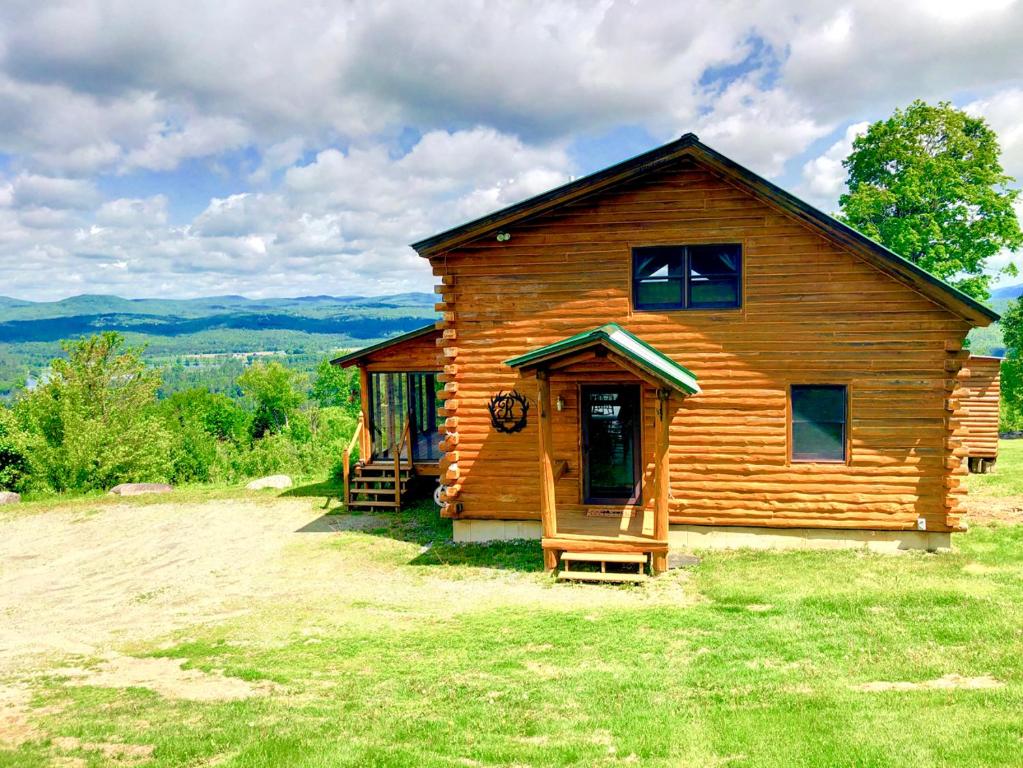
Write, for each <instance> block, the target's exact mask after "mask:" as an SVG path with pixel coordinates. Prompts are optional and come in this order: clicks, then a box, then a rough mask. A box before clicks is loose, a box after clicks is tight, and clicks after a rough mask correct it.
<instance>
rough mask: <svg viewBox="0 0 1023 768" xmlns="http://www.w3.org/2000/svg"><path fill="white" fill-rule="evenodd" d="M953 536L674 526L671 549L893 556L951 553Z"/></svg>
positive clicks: (890, 532) (903, 532)
mask: <svg viewBox="0 0 1023 768" xmlns="http://www.w3.org/2000/svg"><path fill="white" fill-rule="evenodd" d="M951 546H952V534H951V533H940V532H936V531H864V530H855V529H854V530H842V529H837V528H753V527H740V526H712V525H673V526H671V527H670V528H669V530H668V547H669V549H744V548H745V549H866V550H869V551H871V552H883V553H889V554H893V553H896V552H900V551H905V550H910V549H919V550H926V551H928V552H934V551H938V550H948V549H950V548H951Z"/></svg>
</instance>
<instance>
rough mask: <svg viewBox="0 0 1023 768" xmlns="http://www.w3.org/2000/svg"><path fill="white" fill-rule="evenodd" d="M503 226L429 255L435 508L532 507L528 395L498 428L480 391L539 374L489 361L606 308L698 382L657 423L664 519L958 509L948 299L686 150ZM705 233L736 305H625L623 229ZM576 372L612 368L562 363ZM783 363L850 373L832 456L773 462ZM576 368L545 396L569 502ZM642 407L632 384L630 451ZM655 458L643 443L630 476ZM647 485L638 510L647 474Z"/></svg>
mask: <svg viewBox="0 0 1023 768" xmlns="http://www.w3.org/2000/svg"><path fill="white" fill-rule="evenodd" d="M510 231H511V234H512V239H511V241H510V242H504V243H498V242H496V241H495V240H494V239H493V238H487V239H486V240H482V239H481V240H478V241H475V242H473V243H470V244H468V245H467V246H463V247H460V248H458V249H457V250H454V251H451V252H448V253H446V254H441V255H438V256H436V257H434V258H433V259H431V261H432V263H433V266H434V270H435V272H436V274H438V275H439V276H441V278H442V282H443V286H442V287H441V288H440V289H439V290H440V292H441V294H442V297H443V308H444V309H445V310H446V311H444V313H443V320H442V321H441V323H440V327H441V328H443V329H444V338H443V339H442V340H441V341H440V342H439V344H440V345H441V347H442V354H443V356H444V359H445V361H446V363H447V368H446V369H445V370H446V371H447V373H448V376H447V377H446V380H447V381H448V384H447V388H448V392H447V396H448V397H449V400H448V401H447V403H446V405H447V408H446V414H447V415H448V416H450V417H451V418H450V419H449V420H448V423H447V431H448V432H450V433H452V434H456V437H455V438H454V441H455V442H457V451H454V452H452V453H451V454H450V455H448V456H447V457H446V460H445V462H444V466H446V467H448V468H449V471H448V474H447V482H448V483H449V484H450V486H451V488H450V492H449V496H448V498H449V500H451V501H457V502H458V506H456V505H454V504H451V505H449V506H447V507H446V508H445V510H444V513H445V514H446V515H449V516H462V517H466V518H506V519H535V518H537V517H538V516H539V488H538V483H537V476H536V465H537V454H536V452H537V435H536V433H535V429H536V425H537V419H536V418H535V414H531V415H530V419H529V425H528V426H527V428H526V429H525V430H524V431H523V432H520V433H518V434H514V435H506V434H498V433H497V432H496V431H495V430H494V429H493V428H492V427H491V426H490V422H489V416H488V413H487V410H486V403H487V400H488V399H489V398H490V397H491V396H492V395H493V394H494V393H496V392H497V391H499V390H503V389H511V388H513V387H514V388H517V389H518V390H519V391H521V392H523V393H525V394H527V395H528V396H529V397H530V398H533V399H534V400H535V398H536V392H537V390H536V382H535V380H534V379H532V377H531V375H527V376H526V377H523V378H520V377H519V375H518V374H517V372H515V371H513V370H511V369H509V368H508V367H507V366H504V365H503V364H502V361H504V360H506V359H508V358H509V357H512V356H514V355H519V354H521V353H523V352H526V351H528V350H531V349H534V348H536V347H539V346H541V345H544V344H549V343H551V342H554V341H557V340H558V339H561V338H564V337H565V336H568V335H570V334H574V333H577V332H579V331H584V330H588V329H590V328H593V327H595V326H597V325H599V324H602V323H606V322H609V321H615V322H618V323H620V324H621V325H623V326H624V327H626V328H627V329H628V330H630V331H631V332H633V333H635V334H637V335H639V336H640V337H641V338H643V339H645V340H646V341H648V342H649V343H651V344H653V345H654V346H656V347H657V348H658V349H660V350H662V351H664V352H665V353H666V354H668V355H670V356H671V357H672V358H674V359H675V360H677V361H678V362H680V363H682V364H683V365H686V366H687V367H689V368H691V369H692V370H693V371H694V372H695V373H696V374H697V376H698V377H699V381H700V384H701V386H702V388H703V392H702V393H701V394H700V395H698V396H696V397H692V398H689V399H687V400H686V401H685V402H684V403H683V404H682V405H681V407H680V408H679V409H678V411H677V412H676V414H675V417H674V419H673V421H672V423H671V427H670V436H671V450H670V462H671V482H670V488H671V495H672V497H673V498H672V501H671V505H670V508H671V515H670V519H671V522H673V523H689V524H703V525H707V524H711V525H752V526H784V527H803V526H818V527H829V528H836V527H837V528H870V529H909V528H914V527H916V523H917V518H918V517H923V518H925V519H926V520H927V527H928V530H947V529H948V527H949V526H955V525H957V523H958V514H959V504H958V501H957V500H956V499H957V497H958V494H959V493H960V492H961V490H960V489H959V488H958V487H957V486H958V484H959V480H958V474H959V473H961V472H962V469H961V467H960V466H959V465H960V464H961V460H960V458H961V455H962V449H961V448H960V447H959V445H958V440H959V438H958V436H957V434H956V432H957V424H956V420H955V418H954V417H953V413H952V412H951V406H950V405H949V403H950V399H951V398H952V397H954V396H956V395H958V394H961V390H960V388H959V386H958V380H957V376H958V369H959V368H960V367H961V362H960V358H962V357H964V356H965V354H964V353H961V352H960V351H959V350H960V349H961V345H962V341H963V339H964V337H965V334H966V332H967V331H968V330H969V327H968V325H967V323H966V322H965V321H963V320H962V319H961V318H958V317H956V316H955V315H953V314H951V313H950V312H949V311H947V310H945V309H943V308H941V307H939V306H937V305H936V304H934V303H933V302H931V301H930V300H928V299H926V298H925V297H923V296H922V295H921V294H919V293H917V292H916V291H914V290H912V289H911V288H909V287H907V286H905V285H903V284H902V283H900V282H897V281H895V280H894V279H893V278H891V277H889V276H887V275H886V274H884V273H882V272H881V271H879V270H878V269H876V268H874V267H872V266H870V265H868V264H866V263H865V262H864V261H862V260H861V259H860V258H859V257H857V256H855V255H853V254H851V253H849V252H847V251H845V250H844V249H842V248H841V247H839V246H837V245H836V244H834V243H832V242H831V241H829V240H827V239H825V238H824V237H822V236H820V235H819V234H817V233H816V232H814V231H812V230H810V229H809V228H808V227H806V226H805V225H803V224H802V223H800V222H797V221H796V220H795V219H792V218H791V217H789V216H787V215H786V214H783V213H782V212H780V211H779V210H777V209H775V208H773V207H772V206H770V205H768V204H766V203H764V202H761V201H760V200H758V199H755V198H753V197H751V196H750V195H749V194H748V193H746V192H745V191H743V190H740V189H739V188H737V187H735V186H733V185H732V184H731V183H729V182H727V181H726V180H724V179H723V178H720V177H718V176H717V175H715V174H714V173H712V172H711V171H709V170H707V169H705V168H702V167H700V166H697V165H695V164H693V163H692V161H688V160H687V161H681V162H680V163H678V164H677V165H676V166H675V167H674V168H671V169H668V170H665V171H662V172H660V173H659V174H657V175H656V176H654V177H647V178H646V179H644V180H642V181H639V182H634V183H632V184H630V185H628V186H625V187H622V188H619V189H618V190H615V191H612V192H607V193H603V194H601V195H599V196H598V197H594V198H591V199H588V200H583V201H580V202H577V203H574V204H572V205H570V206H566V207H565V208H563V209H561V210H559V211H558V212H556V213H551V214H546V215H543V216H540V217H537V218H536V219H534V220H531V221H528V222H524V223H520V224H517V225H516V226H515V227H514V228H512V229H511V230H510ZM704 242H741V243H742V245H743V257H744V264H743V273H744V284H745V285H744V292H745V299H744V302H743V307H742V309H741V310H727V309H717V310H698V311H677V312H635V311H633V310H632V309H631V299H630V296H631V285H630V280H631V274H630V273H631V257H630V253H631V251H630V249H631V248H632V247H635V246H644V245H655V244H676V243H704ZM949 350H951V351H949ZM588 375H592V376H593V377H599V376H607V375H611V376H614V373H613V372H610V373H609V372H608V371H606V370H603V369H595V370H594V371H592V372H591V373H590V374H583V373H582V372H580V373H579V376H580V377H582V378H584V379H585V378H586V376H588ZM618 378H623V376H622V374H620V373H619V374H618ZM792 383H842V384H847V385H848V386H849V393H850V398H851V404H850V405H851V407H850V412H851V424H850V429H851V440H850V443H851V458H850V462H849V465H848V466H846V465H835V464H792V463H790V462H789V460H788V453H789V448H788V418H787V408H788V405H787V392H788V387H789V385H790V384H792ZM576 384H577V382H576V381H575V380H573V379H570V378H569V377H566V376H565V375H563V374H558V375H556V376H553V377H552V397H554V398H557V397H558V396H559V395H561V396H562V397H563V399H564V401H565V410H564V411H563V412H562V413H555V414H554V421H553V428H554V435H553V439H554V446H555V456H554V458H555V459H566V460H568V462H569V470H568V472H567V473H566V474H565V475H564V476H562V477H561V478H560V479H559V480H558V482H557V487H556V493H557V500H558V503H559V504H562V505H565V507H566V508H570V509H572V510H573V511H579V510H581V509H582V505H581V504H580V498H581V496H580V494H581V478H580V473H579V466H578V465H579V459H580V457H579V429H578V421H577V411H578V400H577V390H576ZM653 407H654V397H653V393H652V390H651V389H650V388H649V387H647V388H646V390H645V397H644V414H645V417H644V419H645V430H644V433H645V435H646V439H645V441H644V448H643V450H644V459H645V460H652V458H653V438H652V435H650V430H651V429H652V425H653V410H652V409H653ZM960 431H961V430H960ZM652 471H653V467H652V464H650V463H648V464H647V465H646V467H645V472H644V474H645V483H646V484H649V483H650V482H651V477H652ZM644 501H645V502H646V506H647V508H648V509H647V510H646V512H649V508H650V507H651V504H652V493H650V492H648V493H646V494H645V495H644ZM646 512H644V511H637V521H638V520H641V519H645V518H644V515H645V514H646ZM600 525H601V526H607V525H608V523H607V522H606V521H604V522H602V523H600ZM634 525H639V522H636V523H634Z"/></svg>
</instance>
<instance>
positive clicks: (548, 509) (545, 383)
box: [536, 370, 558, 571]
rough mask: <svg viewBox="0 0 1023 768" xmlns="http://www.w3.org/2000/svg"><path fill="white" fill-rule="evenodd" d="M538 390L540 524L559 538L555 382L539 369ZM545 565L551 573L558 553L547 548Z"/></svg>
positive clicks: (549, 535)
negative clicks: (553, 404)
mask: <svg viewBox="0 0 1023 768" xmlns="http://www.w3.org/2000/svg"><path fill="white" fill-rule="evenodd" d="M536 388H537V395H538V396H537V400H538V407H537V411H539V418H540V423H539V424H538V428H537V430H536V431H537V434H538V435H539V440H540V524H541V527H542V528H543V538H544V539H549V538H553V537H554V536H555V533H556V531H557V529H558V526H557V509H556V505H555V501H554V461H553V460H552V459H551V443H552V442H553V438H552V436H551V382H550V379H549V378H548V373H547V371H544V370H537V372H536ZM543 565H544V568H545V569H546V570H548V571H552V570H554V569H555V568H556V567H557V565H558V558H557V553H556V552H554V551H550V550H547V549H544V551H543Z"/></svg>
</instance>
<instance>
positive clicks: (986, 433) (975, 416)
mask: <svg viewBox="0 0 1023 768" xmlns="http://www.w3.org/2000/svg"><path fill="white" fill-rule="evenodd" d="M1001 369H1002V358H1000V357H990V356H987V355H973V354H971V355H970V358H969V361H968V362H967V370H968V371H969V378H968V379H967V381H968V382H969V387H968V389H969V394H968V395H967V396H966V397H964V398H963V403H962V413H961V417H962V427H963V430H964V432H965V434H964V435H963V447H964V448H965V449H966V461H967V467H968V468H969V470H970V471H971V472H978V473H984V472H987V471H988V470H989V469H991V467H993V466H994V464H995V462H996V461H997V460H998V423H999V418H1000V413H999V411H1000V408H1001Z"/></svg>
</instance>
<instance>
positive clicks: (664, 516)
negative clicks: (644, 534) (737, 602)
mask: <svg viewBox="0 0 1023 768" xmlns="http://www.w3.org/2000/svg"><path fill="white" fill-rule="evenodd" d="M670 397H671V393H670V392H669V391H668V390H666V389H658V390H657V408H656V409H655V410H654V538H655V539H657V540H658V541H661V542H667V540H668V495H669V489H670V483H669V480H670V478H669V469H668V463H669V457H668V444H669V433H668V429H669V427H670V426H671V415H670V413H669V412H668V401H669V398H670ZM651 565H652V568H653V571H654V573H663V572H664V571H666V570H668V556H667V555H666V554H663V553H655V554H654V556H653V563H652V564H651Z"/></svg>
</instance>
